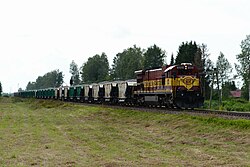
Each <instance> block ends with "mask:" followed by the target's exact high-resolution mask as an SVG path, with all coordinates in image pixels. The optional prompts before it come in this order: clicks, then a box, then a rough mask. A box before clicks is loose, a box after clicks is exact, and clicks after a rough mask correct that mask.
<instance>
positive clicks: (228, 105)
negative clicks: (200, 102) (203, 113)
mask: <svg viewBox="0 0 250 167" xmlns="http://www.w3.org/2000/svg"><path fill="white" fill-rule="evenodd" d="M204 108H207V109H208V108H209V101H205V103H204ZM211 109H215V110H218V109H219V110H226V111H243V112H245V111H246V112H250V102H249V101H246V100H244V99H228V100H224V101H222V105H221V106H220V107H219V104H218V101H215V100H213V101H212V105H211Z"/></svg>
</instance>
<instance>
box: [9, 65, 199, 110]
mask: <svg viewBox="0 0 250 167" xmlns="http://www.w3.org/2000/svg"><path fill="white" fill-rule="evenodd" d="M135 74H136V79H133V80H126V81H112V82H101V83H93V84H82V85H76V86H61V87H59V88H47V89H39V90H29V91H21V92H16V93H14V96H18V97H30V98H38V99H57V100H63V101H78V102H88V103H110V104H131V105H151V106H165V107H168V108H172V107H177V108H185V109H193V108H199V107H201V106H203V103H204V97H203V92H202V85H201V80H200V74H199V70H198V68H197V67H196V66H194V65H192V64H190V63H182V64H179V65H171V66H170V65H168V66H163V67H161V68H156V69H148V70H138V71H135Z"/></svg>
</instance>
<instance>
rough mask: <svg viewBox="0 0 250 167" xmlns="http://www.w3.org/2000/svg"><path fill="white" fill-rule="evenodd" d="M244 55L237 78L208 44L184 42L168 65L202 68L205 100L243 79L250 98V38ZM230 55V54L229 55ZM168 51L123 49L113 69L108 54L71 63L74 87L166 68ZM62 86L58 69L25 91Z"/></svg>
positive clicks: (224, 95) (240, 57)
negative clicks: (81, 62)
mask: <svg viewBox="0 0 250 167" xmlns="http://www.w3.org/2000/svg"><path fill="white" fill-rule="evenodd" d="M240 46H241V53H240V54H238V55H236V58H237V60H238V63H235V64H234V66H235V69H236V71H237V75H235V76H232V75H231V73H232V70H233V66H232V65H231V64H230V63H229V61H228V60H227V58H226V56H225V55H224V54H223V53H222V52H220V54H219V55H218V58H217V61H216V62H213V61H212V60H211V59H210V57H209V56H210V53H209V49H208V47H207V45H206V44H197V43H196V42H195V41H190V42H183V43H181V45H180V46H179V48H178V51H177V55H176V56H174V54H173V53H172V54H171V61H170V63H169V64H171V65H175V64H180V63H183V62H185V63H192V64H194V65H196V66H197V67H198V68H199V69H200V74H201V78H202V84H203V87H204V94H205V98H206V99H209V97H210V92H211V90H212V92H213V91H214V89H218V91H215V93H214V94H213V95H214V98H216V97H217V98H219V97H220V98H227V97H228V96H229V91H231V90H236V89H237V88H236V86H235V81H234V80H235V78H237V77H238V78H239V77H241V78H243V87H242V92H243V97H244V98H246V99H248V98H249V90H250V82H249V80H250V35H248V36H247V37H246V39H244V40H242V42H241V45H240ZM229 56H230V55H229ZM165 60H166V51H165V50H163V49H161V48H160V47H158V46H157V45H156V44H154V45H152V46H150V47H148V48H147V49H142V48H140V47H138V46H136V45H133V46H132V47H129V48H127V49H124V50H123V51H122V52H119V53H117V54H116V55H115V57H114V58H113V63H112V65H111V67H110V66H109V61H108V57H107V55H106V54H105V53H104V52H103V53H101V54H96V55H94V56H92V57H89V58H88V60H87V61H86V62H84V63H83V65H82V66H81V67H78V65H77V63H75V62H74V60H73V61H72V62H71V63H70V68H69V69H70V70H69V72H70V73H71V80H70V84H71V85H78V84H83V83H95V82H96V83H97V82H102V81H113V80H126V79H133V78H135V73H134V71H136V70H139V69H152V68H158V67H162V66H163V65H167V63H166V61H165ZM62 83H63V73H62V72H60V71H59V70H54V71H51V72H49V73H47V74H45V75H44V76H39V77H38V78H37V79H36V81H35V82H29V83H28V85H27V87H26V89H27V90H31V89H41V88H47V87H59V86H60V85H61V84H62Z"/></svg>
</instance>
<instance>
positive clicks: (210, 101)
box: [209, 68, 216, 109]
mask: <svg viewBox="0 0 250 167" xmlns="http://www.w3.org/2000/svg"><path fill="white" fill-rule="evenodd" d="M215 71H216V68H214V69H213V71H212V86H211V91H210V99H209V109H211V105H212V97H213V89H214V72H215Z"/></svg>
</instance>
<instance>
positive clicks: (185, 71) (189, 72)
mask: <svg viewBox="0 0 250 167" xmlns="http://www.w3.org/2000/svg"><path fill="white" fill-rule="evenodd" d="M192 74H193V72H192V70H185V69H183V70H178V73H177V75H192Z"/></svg>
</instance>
